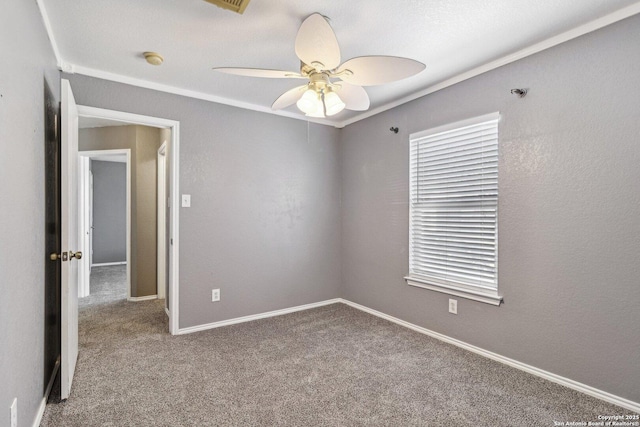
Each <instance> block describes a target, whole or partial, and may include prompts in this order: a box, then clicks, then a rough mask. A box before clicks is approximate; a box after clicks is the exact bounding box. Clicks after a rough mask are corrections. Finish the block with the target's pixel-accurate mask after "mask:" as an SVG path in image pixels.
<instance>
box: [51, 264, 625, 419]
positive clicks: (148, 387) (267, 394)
mask: <svg viewBox="0 0 640 427" xmlns="http://www.w3.org/2000/svg"><path fill="white" fill-rule="evenodd" d="M122 271H123V268H122V267H115V268H113V267H111V268H109V267H107V268H104V270H100V271H97V272H95V273H97V274H95V275H94V278H101V279H100V280H101V281H102V282H101V283H94V282H93V281H92V287H93V288H92V292H94V291H95V292H94V293H93V295H92V296H91V297H89V299H87V300H84V301H82V304H81V309H80V355H79V359H78V365H77V371H76V376H75V380H74V384H73V389H72V393H71V397H70V398H69V399H68V400H67V401H66V402H63V403H60V404H49V405H47V408H46V411H45V415H44V419H43V422H42V424H41V425H42V426H83V427H85V426H272V425H291V426H360V425H368V426H378V425H380V426H553V425H554V422H553V421H554V420H555V421H562V422H567V421H584V422H588V421H597V420H598V419H597V417H598V415H603V414H606V415H615V414H625V413H630V412H628V411H625V410H623V409H621V408H618V407H615V406H613V405H610V404H607V403H604V402H602V401H599V400H597V399H594V398H591V397H588V396H586V395H583V394H580V393H577V392H575V391H572V390H569V389H567V388H564V387H561V386H559V385H556V384H553V383H550V382H548V381H545V380H542V379H540V378H537V377H534V376H531V375H529V374H526V373H524V372H521V371H518V370H515V369H512V368H509V367H507V366H504V365H502V364H500V363H497V362H494V361H491V360H488V359H485V358H483V357H480V356H478V355H475V354H473V353H469V352H467V351H464V350H462V349H460V348H457V347H454V346H451V345H448V344H444V343H442V342H440V341H437V340H435V339H432V338H429V337H427V336H424V335H421V334H419V333H416V332H413V331H411V330H408V329H406V328H403V327H400V326H398V325H395V324H393V323H390V322H387V321H385V320H382V319H379V318H377V317H374V316H371V315H369V314H366V313H363V312H360V311H358V310H355V309H353V308H351V307H348V306H345V305H343V304H334V305H330V306H326V307H322V308H318V309H313V310H307V311H303V312H298V313H293V314H289V315H284V316H279V317H275V318H270V319H264V320H259V321H254V322H250V323H244V324H239V325H234V326H227V327H224V328H219V329H214V330H210V331H204V332H199V333H194V334H190V335H183V336H177V337H172V336H170V335H169V334H168V333H167V319H166V315H165V313H164V311H163V306H162V302H161V301H145V302H138V303H130V302H127V301H126V300H125V299H124V297H125V296H126V292H124V288H123V283H120V282H123V281H124V275H123V273H122ZM112 273H113V274H112ZM92 280H93V278H92Z"/></svg>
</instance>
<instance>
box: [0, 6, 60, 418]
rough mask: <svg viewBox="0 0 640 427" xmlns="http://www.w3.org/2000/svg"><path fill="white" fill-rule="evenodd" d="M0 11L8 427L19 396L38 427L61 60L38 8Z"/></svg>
mask: <svg viewBox="0 0 640 427" xmlns="http://www.w3.org/2000/svg"><path fill="white" fill-rule="evenodd" d="M2 9H3V12H2V13H0V52H2V60H1V61H0V76H1V77H0V144H1V145H2V155H1V156H0V182H2V183H4V184H5V185H3V186H2V196H1V197H0V206H1V207H2V209H0V230H1V231H2V243H0V292H1V294H2V297H1V298H0V325H2V327H1V328H0V408H2V411H0V414H1V415H0V420H2V421H0V423H1V424H2V425H3V426H4V425H8V424H9V406H10V405H11V402H12V400H13V398H14V397H17V398H18V422H19V425H20V426H30V425H32V424H33V421H34V419H35V416H36V413H37V410H38V406H39V405H40V402H41V400H42V398H43V396H44V389H45V386H46V384H45V380H44V378H45V376H46V375H45V372H44V324H45V319H44V296H45V290H44V268H45V267H44V266H45V262H47V261H46V256H45V247H44V243H45V214H44V213H45V206H44V203H45V196H44V188H45V181H44V158H45V155H44V153H45V152H44V139H45V137H44V84H45V80H46V82H47V83H48V85H49V87H50V88H51V92H52V93H53V94H54V96H55V97H56V99H57V100H58V101H59V94H60V82H59V73H58V71H57V68H56V61H55V58H54V56H53V53H52V50H51V45H50V44H49V40H48V38H47V35H46V32H45V30H44V26H43V25H42V18H41V17H40V13H39V12H38V7H37V5H36V2H25V1H22V0H8V1H7V2H4V3H3V6H2Z"/></svg>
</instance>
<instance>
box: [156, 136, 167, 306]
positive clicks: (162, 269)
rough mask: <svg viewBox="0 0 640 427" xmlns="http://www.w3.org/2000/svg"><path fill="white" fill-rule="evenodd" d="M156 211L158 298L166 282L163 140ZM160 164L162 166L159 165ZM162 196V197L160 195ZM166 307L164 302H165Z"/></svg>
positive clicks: (165, 166) (165, 207)
mask: <svg viewBox="0 0 640 427" xmlns="http://www.w3.org/2000/svg"><path fill="white" fill-rule="evenodd" d="M156 164H157V177H158V178H157V182H156V193H157V213H156V218H157V220H156V223H157V224H156V225H157V231H156V248H157V253H158V254H157V258H156V259H157V262H156V282H157V289H156V295H158V299H165V298H166V295H165V294H166V283H167V273H166V271H167V243H166V242H167V142H166V141H163V142H162V145H161V146H160V148H158V156H157V163H156ZM161 166H162V167H161ZM161 196H162V197H161ZM165 307H166V304H165Z"/></svg>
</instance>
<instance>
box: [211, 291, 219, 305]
mask: <svg viewBox="0 0 640 427" xmlns="http://www.w3.org/2000/svg"><path fill="white" fill-rule="evenodd" d="M211 301H212V302H216V301H220V289H212V290H211Z"/></svg>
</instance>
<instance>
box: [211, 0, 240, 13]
mask: <svg viewBox="0 0 640 427" xmlns="http://www.w3.org/2000/svg"><path fill="white" fill-rule="evenodd" d="M205 1H207V2H209V3H212V4H215V5H216V6H218V7H221V8H223V9H228V10H231V11H233V12H237V13H243V12H244V10H245V9H246V8H247V5H248V4H249V1H251V0H205Z"/></svg>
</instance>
